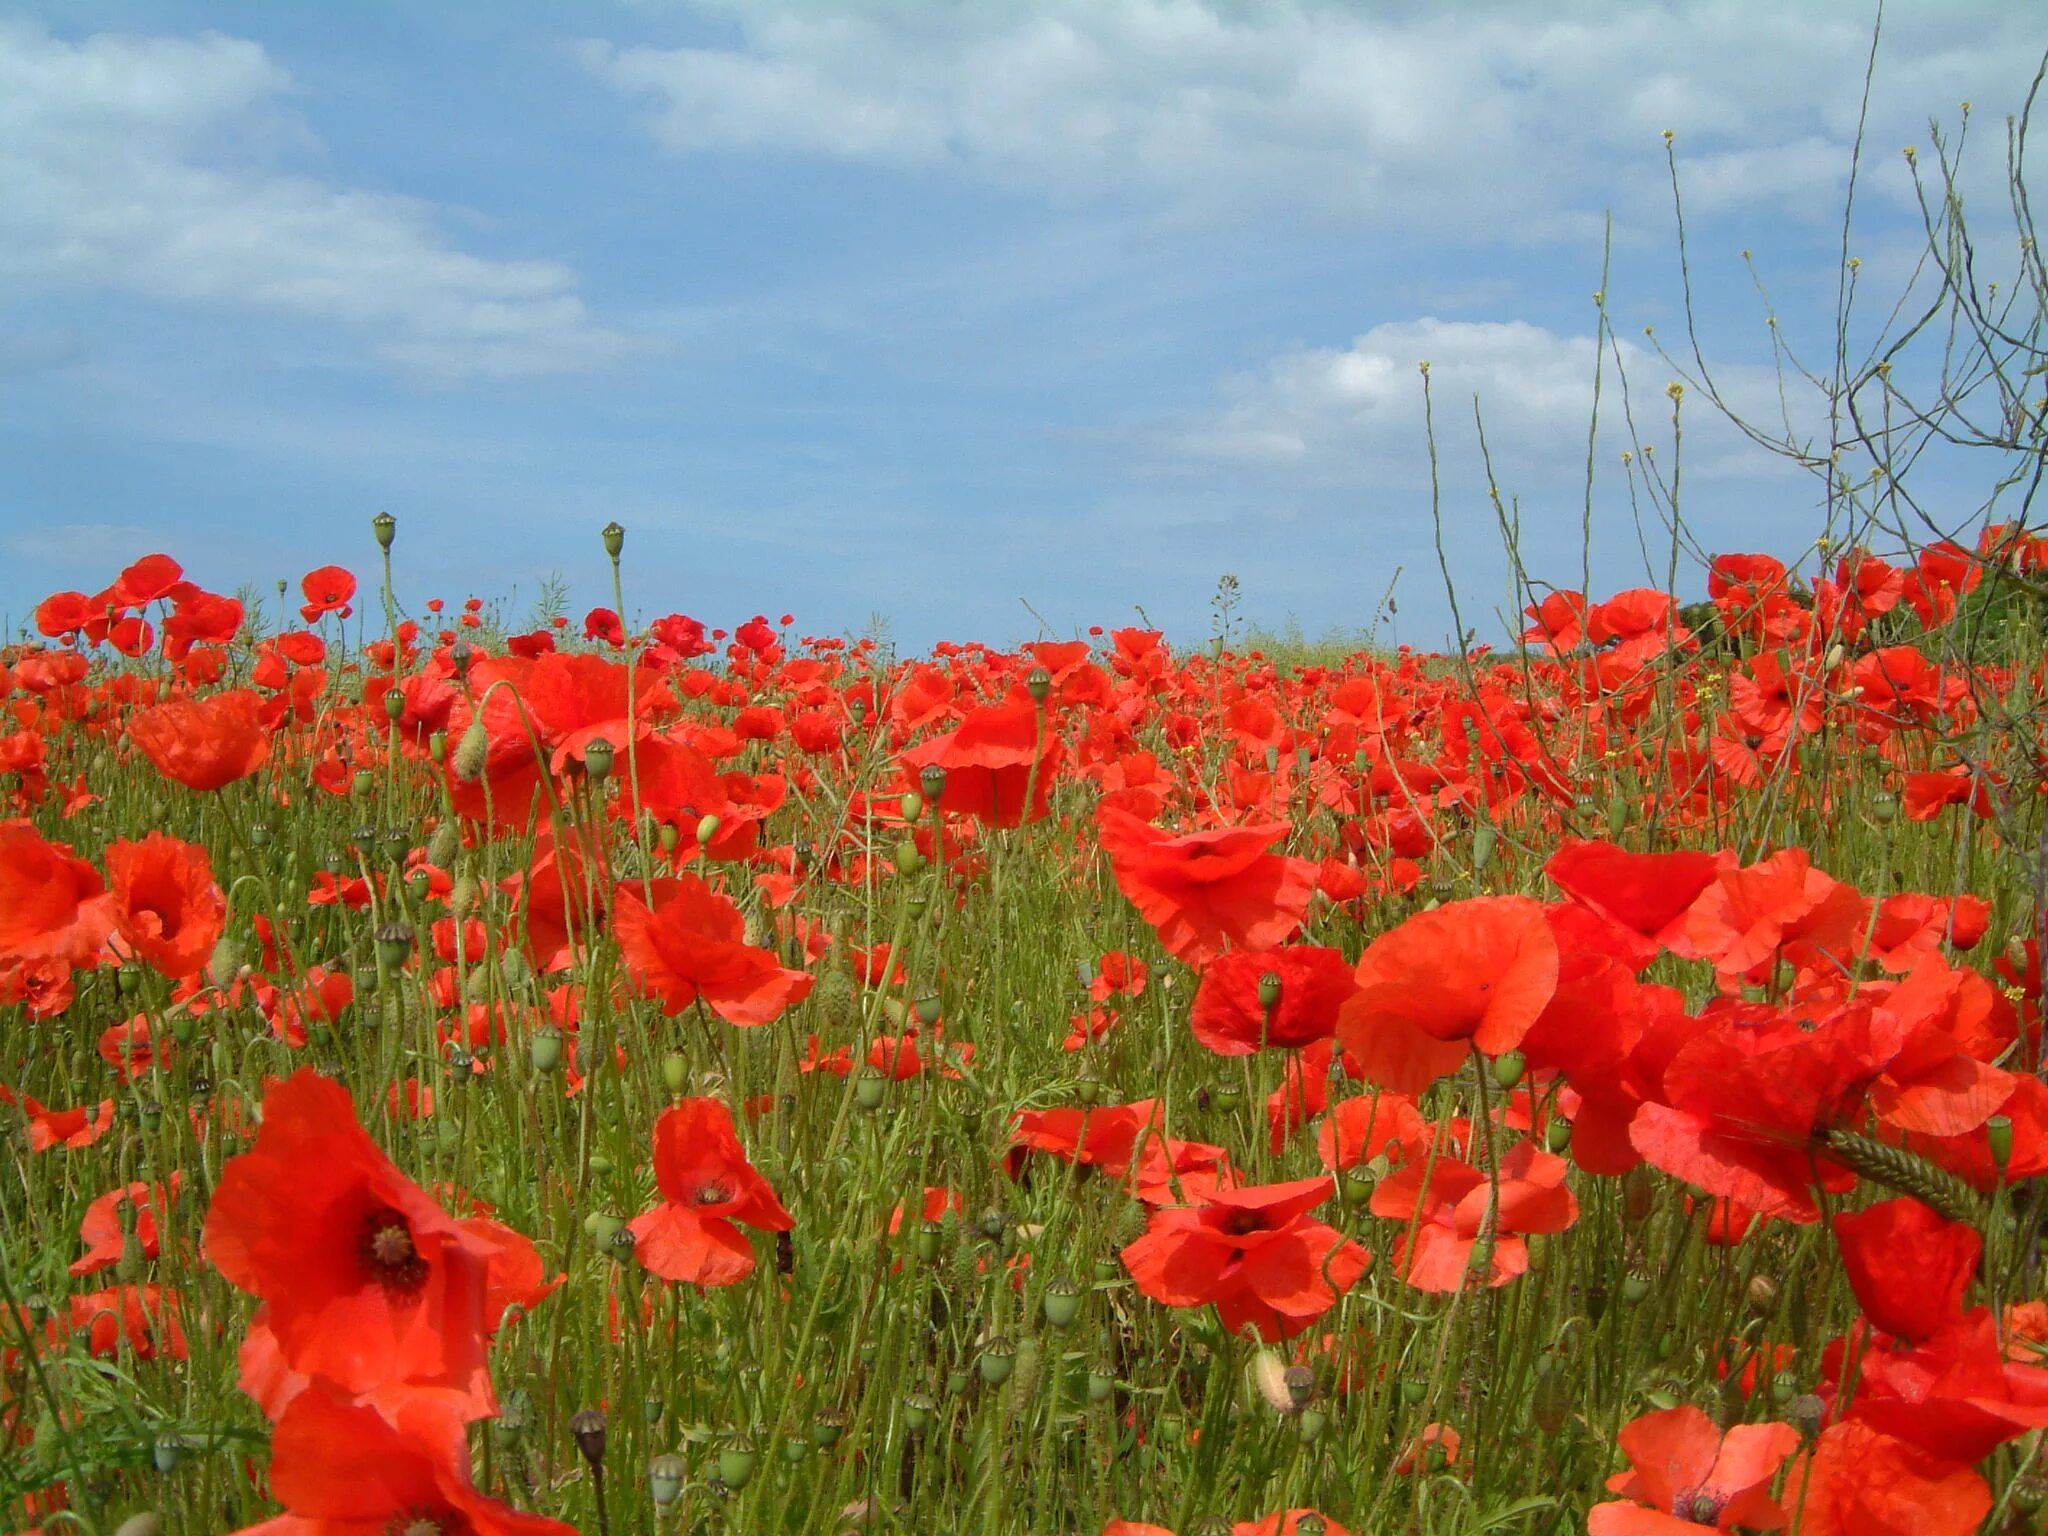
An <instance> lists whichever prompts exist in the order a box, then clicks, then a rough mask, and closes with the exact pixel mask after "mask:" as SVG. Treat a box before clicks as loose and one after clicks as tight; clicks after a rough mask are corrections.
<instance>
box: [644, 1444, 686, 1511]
mask: <svg viewBox="0 0 2048 1536" xmlns="http://www.w3.org/2000/svg"><path fill="white" fill-rule="evenodd" d="M689 1475H690V1468H689V1465H688V1464H687V1463H686V1462H685V1461H684V1460H683V1458H682V1457H680V1456H678V1455H676V1454H674V1453H673V1452H671V1453H669V1454H668V1455H665V1456H657V1457H655V1458H654V1460H652V1461H650V1462H649V1463H647V1496H648V1497H649V1498H651V1499H653V1500H654V1504H655V1507H656V1508H657V1509H667V1508H668V1507H669V1505H671V1504H673V1503H675V1501H676V1500H677V1499H679V1498H681V1497H682V1496H683V1480H684V1479H685V1478H687V1477H688V1476H689Z"/></svg>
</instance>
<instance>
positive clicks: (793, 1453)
mask: <svg viewBox="0 0 2048 1536" xmlns="http://www.w3.org/2000/svg"><path fill="white" fill-rule="evenodd" d="M810 1454H811V1442H810V1441H808V1440H799V1439H797V1437H796V1436H794V1435H791V1436H790V1437H789V1438H788V1439H787V1440H785V1441H783V1442H782V1459H783V1460H784V1461H786V1462H788V1463H789V1464H790V1465H791V1466H795V1465H796V1464H797V1463H798V1462H800V1461H802V1460H803V1459H804V1458H805V1457H806V1456H808V1455H810Z"/></svg>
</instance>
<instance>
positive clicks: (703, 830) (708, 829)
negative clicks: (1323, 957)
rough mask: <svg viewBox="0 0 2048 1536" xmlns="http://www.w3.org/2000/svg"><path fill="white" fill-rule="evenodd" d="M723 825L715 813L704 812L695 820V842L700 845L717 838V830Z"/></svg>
mask: <svg viewBox="0 0 2048 1536" xmlns="http://www.w3.org/2000/svg"><path fill="white" fill-rule="evenodd" d="M724 825H725V823H724V822H722V821H720V820H719V819H718V813H717V812H716V811H706V812H705V813H704V814H703V815H702V816H699V817H698V818H697V842H698V843H699V844H700V845H702V844H704V843H708V842H710V841H711V840H712V839H713V838H714V837H716V836H718V829H719V828H720V827H722V826H724Z"/></svg>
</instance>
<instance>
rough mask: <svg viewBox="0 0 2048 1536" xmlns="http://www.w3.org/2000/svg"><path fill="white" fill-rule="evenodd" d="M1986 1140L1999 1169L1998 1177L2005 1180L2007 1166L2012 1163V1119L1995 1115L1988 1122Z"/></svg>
mask: <svg viewBox="0 0 2048 1536" xmlns="http://www.w3.org/2000/svg"><path fill="white" fill-rule="evenodd" d="M1984 1139H1985V1141H1986V1142H1987V1143H1988V1144H1989V1147H1990V1151H1991V1161H1992V1163H1993V1164H1994V1165H1996V1167H1997V1169H1998V1176H1999V1177H2000V1178H2004V1177H2005V1169H2006V1165H2007V1164H2008V1163H2010V1162H2011V1161H2012V1117H2011V1116H2009V1115H1993V1116H1992V1117H1991V1118H1990V1119H1989V1120H1986V1121H1985V1122H1984Z"/></svg>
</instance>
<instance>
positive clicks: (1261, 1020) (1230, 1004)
mask: <svg viewBox="0 0 2048 1536" xmlns="http://www.w3.org/2000/svg"><path fill="white" fill-rule="evenodd" d="M1356 990H1357V984H1356V983H1355V982H1354V981H1353V980H1352V977H1351V967H1350V966H1349V965H1348V964H1346V963H1345V960H1344V956H1343V953H1342V952H1341V951H1339V950H1334V949H1324V948H1321V947H1319V946H1317V945H1313V944H1288V945H1283V946H1282V947H1280V948H1279V949H1234V950H1231V951H1230V952H1229V953H1228V954H1223V955H1218V956H1217V957H1216V958H1215V959H1213V960H1211V961H1210V962H1209V963H1208V964H1207V965H1205V966H1203V967H1202V982H1201V985H1200V986H1199V987H1197V988H1196V989H1195V1002H1194V1007H1193V1010H1192V1011H1191V1012H1190V1014H1189V1016H1188V1023H1189V1025H1190V1026H1191V1027H1192V1028H1193V1030H1194V1032H1195V1038H1196V1039H1197V1040H1199V1041H1201V1042H1202V1044H1204V1045H1206V1046H1207V1047H1208V1048H1209V1049H1210V1050H1212V1051H1214V1052H1216V1054H1217V1055H1219V1056H1249V1055H1251V1054H1252V1053H1253V1052H1254V1051H1257V1050H1258V1049H1260V1047H1262V1046H1271V1047H1277V1048H1280V1049H1283V1050H1292V1049H1294V1048H1295V1047H1297V1046H1303V1045H1307V1044H1309V1043H1310V1042H1311V1041H1315V1040H1325V1039H1328V1038H1329V1037H1330V1035H1331V1034H1333V1033H1334V1032H1335V1031H1336V1028H1337V1010H1338V1009H1340V1008H1342V1007H1343V1006H1344V1003H1345V1002H1346V1001H1347V1000H1348V999H1349V998H1350V996H1351V994H1352V993H1353V992H1355V991H1356Z"/></svg>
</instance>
